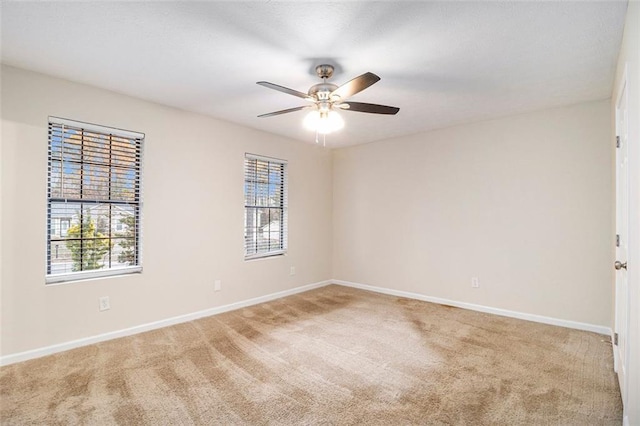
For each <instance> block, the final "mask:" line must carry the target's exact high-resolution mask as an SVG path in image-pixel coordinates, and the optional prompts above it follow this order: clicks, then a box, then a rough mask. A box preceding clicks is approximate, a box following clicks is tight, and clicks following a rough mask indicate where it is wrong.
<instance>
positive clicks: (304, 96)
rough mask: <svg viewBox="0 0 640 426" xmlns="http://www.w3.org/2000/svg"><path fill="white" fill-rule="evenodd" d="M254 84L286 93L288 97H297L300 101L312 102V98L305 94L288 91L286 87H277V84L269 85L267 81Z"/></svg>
mask: <svg viewBox="0 0 640 426" xmlns="http://www.w3.org/2000/svg"><path fill="white" fill-rule="evenodd" d="M256 84H259V85H260V86H264V87H267V88H269V89H273V90H277V91H278V92H282V93H287V94H289V95H293V96H297V97H299V98H302V99H307V100H309V101H313V100H314V99H313V97H311V96H309V95H308V94H306V93H302V92H298V91H297V90H293V89H289V88H288V87H284V86H278V85H277V84H273V83H269V82H268V81H258V82H257V83H256Z"/></svg>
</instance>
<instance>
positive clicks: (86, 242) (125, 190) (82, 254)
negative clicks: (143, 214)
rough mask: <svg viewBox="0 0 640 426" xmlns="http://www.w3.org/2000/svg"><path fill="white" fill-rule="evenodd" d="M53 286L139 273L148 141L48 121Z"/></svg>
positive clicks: (132, 135) (108, 130) (57, 120)
mask: <svg viewBox="0 0 640 426" xmlns="http://www.w3.org/2000/svg"><path fill="white" fill-rule="evenodd" d="M48 139H49V141H48V142H49V169H48V183H47V279H46V281H47V283H53V282H61V281H70V280H75V279H83V278H93V277H99V276H107V275H117V274H123V273H129V272H139V271H140V270H141V269H142V268H141V262H140V257H141V256H140V234H141V232H140V230H141V226H140V225H141V218H140V208H141V202H142V193H141V192H142V191H141V190H142V186H141V177H142V176H141V174H142V170H141V165H142V144H143V141H144V134H142V133H136V132H130V131H126V130H119V129H113V128H109V127H103V126H97V125H94V124H88V123H81V122H77V121H71V120H66V119H60V118H56V117H49V138H48Z"/></svg>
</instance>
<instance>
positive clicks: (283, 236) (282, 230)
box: [243, 152, 289, 261]
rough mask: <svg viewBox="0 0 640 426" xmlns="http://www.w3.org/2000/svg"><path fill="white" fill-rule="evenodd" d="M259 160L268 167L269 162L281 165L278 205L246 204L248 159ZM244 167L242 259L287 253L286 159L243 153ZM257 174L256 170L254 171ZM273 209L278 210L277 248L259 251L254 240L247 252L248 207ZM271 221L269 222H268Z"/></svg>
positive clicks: (287, 181)
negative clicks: (278, 244)
mask: <svg viewBox="0 0 640 426" xmlns="http://www.w3.org/2000/svg"><path fill="white" fill-rule="evenodd" d="M252 160H253V161H261V162H266V163H267V167H269V165H270V164H278V165H279V166H281V167H282V169H281V174H280V185H281V197H280V204H279V206H267V205H259V204H258V203H257V202H256V203H254V204H248V203H247V185H248V184H251V182H250V181H249V180H248V172H247V170H248V163H249V161H252ZM243 164H244V167H243V199H244V247H243V250H244V260H245V261H249V260H256V259H264V258H270V257H276V256H284V255H286V254H287V250H288V222H289V218H288V210H289V209H288V199H289V172H288V171H289V167H288V162H287V160H284V159H280V158H274V157H267V156H264V155H257V154H251V153H248V152H247V153H245V155H244V161H243ZM256 174H257V171H256ZM268 179H269V178H268ZM254 184H256V185H257V182H254ZM267 184H268V185H269V181H267ZM255 193H257V191H256V190H254V194H255ZM261 208H262V209H265V208H267V209H275V210H279V211H280V226H279V229H278V231H277V232H278V234H279V238H280V246H279V247H278V248H277V249H269V250H267V251H259V248H258V246H259V244H258V242H257V241H256V242H255V244H254V245H255V247H254V248H255V250H249V251H251V252H250V253H249V252H248V237H247V229H248V228H249V227H248V226H247V222H248V218H249V217H250V215H249V213H248V211H249V209H253V210H254V211H255V210H258V209H261ZM269 223H271V222H269ZM253 228H254V230H257V229H259V228H260V227H259V226H254V227H253ZM268 232H269V234H270V235H271V234H272V233H273V231H271V229H270V228H269V230H268Z"/></svg>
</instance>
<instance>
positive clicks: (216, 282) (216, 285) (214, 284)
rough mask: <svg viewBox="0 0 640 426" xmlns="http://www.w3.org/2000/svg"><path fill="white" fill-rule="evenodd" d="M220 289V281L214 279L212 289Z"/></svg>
mask: <svg viewBox="0 0 640 426" xmlns="http://www.w3.org/2000/svg"><path fill="white" fill-rule="evenodd" d="M220 290H222V281H220V280H215V281H214V282H213V291H220Z"/></svg>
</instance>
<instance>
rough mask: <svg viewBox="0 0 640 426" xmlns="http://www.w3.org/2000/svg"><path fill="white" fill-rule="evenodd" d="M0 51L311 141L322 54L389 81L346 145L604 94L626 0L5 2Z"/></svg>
mask: <svg viewBox="0 0 640 426" xmlns="http://www.w3.org/2000/svg"><path fill="white" fill-rule="evenodd" d="M1 8H2V9H1V24H2V51H1V60H2V62H3V63H5V64H8V65H13V66H17V67H21V68H26V69H30V70H34V71H39V72H42V73H46V74H50V75H53V76H57V77H62V78H65V79H68V80H73V81H77V82H81V83H86V84H90V85H93V86H98V87H102V88H105V89H109V90H113V91H116V92H120V93H125V94H128V95H131V96H135V97H138V98H142V99H147V100H150V101H154V102H158V103H161V104H165V105H171V106H175V107H178V108H181V109H184V110H188V111H195V112H199V113H202V114H207V115H210V116H213V117H216V118H219V119H223V120H227V121H230V122H234V123H238V124H241V125H244V126H248V127H251V128H255V129H259V130H263V131H267V132H271V133H275V134H279V135H283V136H286V137H290V138H294V139H298V140H301V141H304V142H308V143H313V142H314V141H315V135H314V134H313V133H310V132H309V131H307V130H304V129H303V127H302V119H303V117H304V114H305V112H304V111H302V112H294V113H291V114H285V115H280V116H276V117H270V118H257V115H259V114H262V113H267V112H271V111H276V110H280V109H286V108H291V107H295V106H300V105H305V101H304V100H302V99H300V98H296V97H294V96H290V95H287V94H284V93H280V92H277V91H274V90H269V89H267V88H264V87H261V86H258V85H256V84H255V83H256V82H257V81H260V80H266V81H269V82H272V83H276V84H279V85H283V86H287V87H290V88H292V89H295V90H298V91H302V92H306V91H307V89H308V88H309V87H310V86H311V85H313V84H315V83H318V82H320V80H319V79H318V78H317V77H316V76H315V72H314V71H313V69H314V68H315V66H316V65H318V64H320V63H330V64H333V65H335V66H336V72H335V74H334V77H333V78H332V79H331V80H330V81H333V82H334V83H336V84H342V83H344V82H346V81H348V80H350V79H352V78H354V77H356V76H357V75H360V74H362V73H364V72H367V71H371V72H373V73H375V74H377V75H379V76H380V77H381V80H380V81H379V82H378V83H376V84H374V85H373V86H371V87H370V88H368V89H367V90H365V91H363V92H361V93H359V94H357V95H355V96H354V97H353V98H352V100H354V101H359V102H370V103H379V104H385V105H392V106H397V107H400V112H399V113H398V114H397V115H395V116H383V115H375V114H363V113H358V112H349V111H345V112H343V113H341V114H342V116H343V117H344V119H345V122H346V125H345V128H344V129H343V130H342V131H340V132H339V133H333V134H330V135H328V136H327V145H328V146H331V147H340V146H347V145H354V144H360V143H366V142H372V141H375V140H380V139H387V138H391V137H397V136H403V135H408V134H415V133H420V132H424V131H428V130H432V129H436V128H442V127H447V126H451V125H455V124H460V123H466V122H473V121H480V120H486V119H490V118H495V117H501V116H507V115H513V114H518V113H522V112H527V111H533V110H539V109H543V108H548V107H554V106H561V105H569V104H573V103H578V102H584V101H590V100H598V99H607V98H609V97H610V96H611V90H612V85H613V78H614V69H615V63H616V59H617V55H618V50H619V47H620V42H621V39H622V32H623V25H624V18H625V13H626V8H627V3H626V1H606V2H563V1H544V2H536V1H533V2H480V1H475V2H426V1H425V2H352V1H348V2H347V1H345V2H327V1H310V2H274V1H260V2H257V1H254V2H238V1H235V2H172V1H168V2H64V3H63V2H57V1H56V2H53V1H51V2H10V1H2V4H1Z"/></svg>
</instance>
